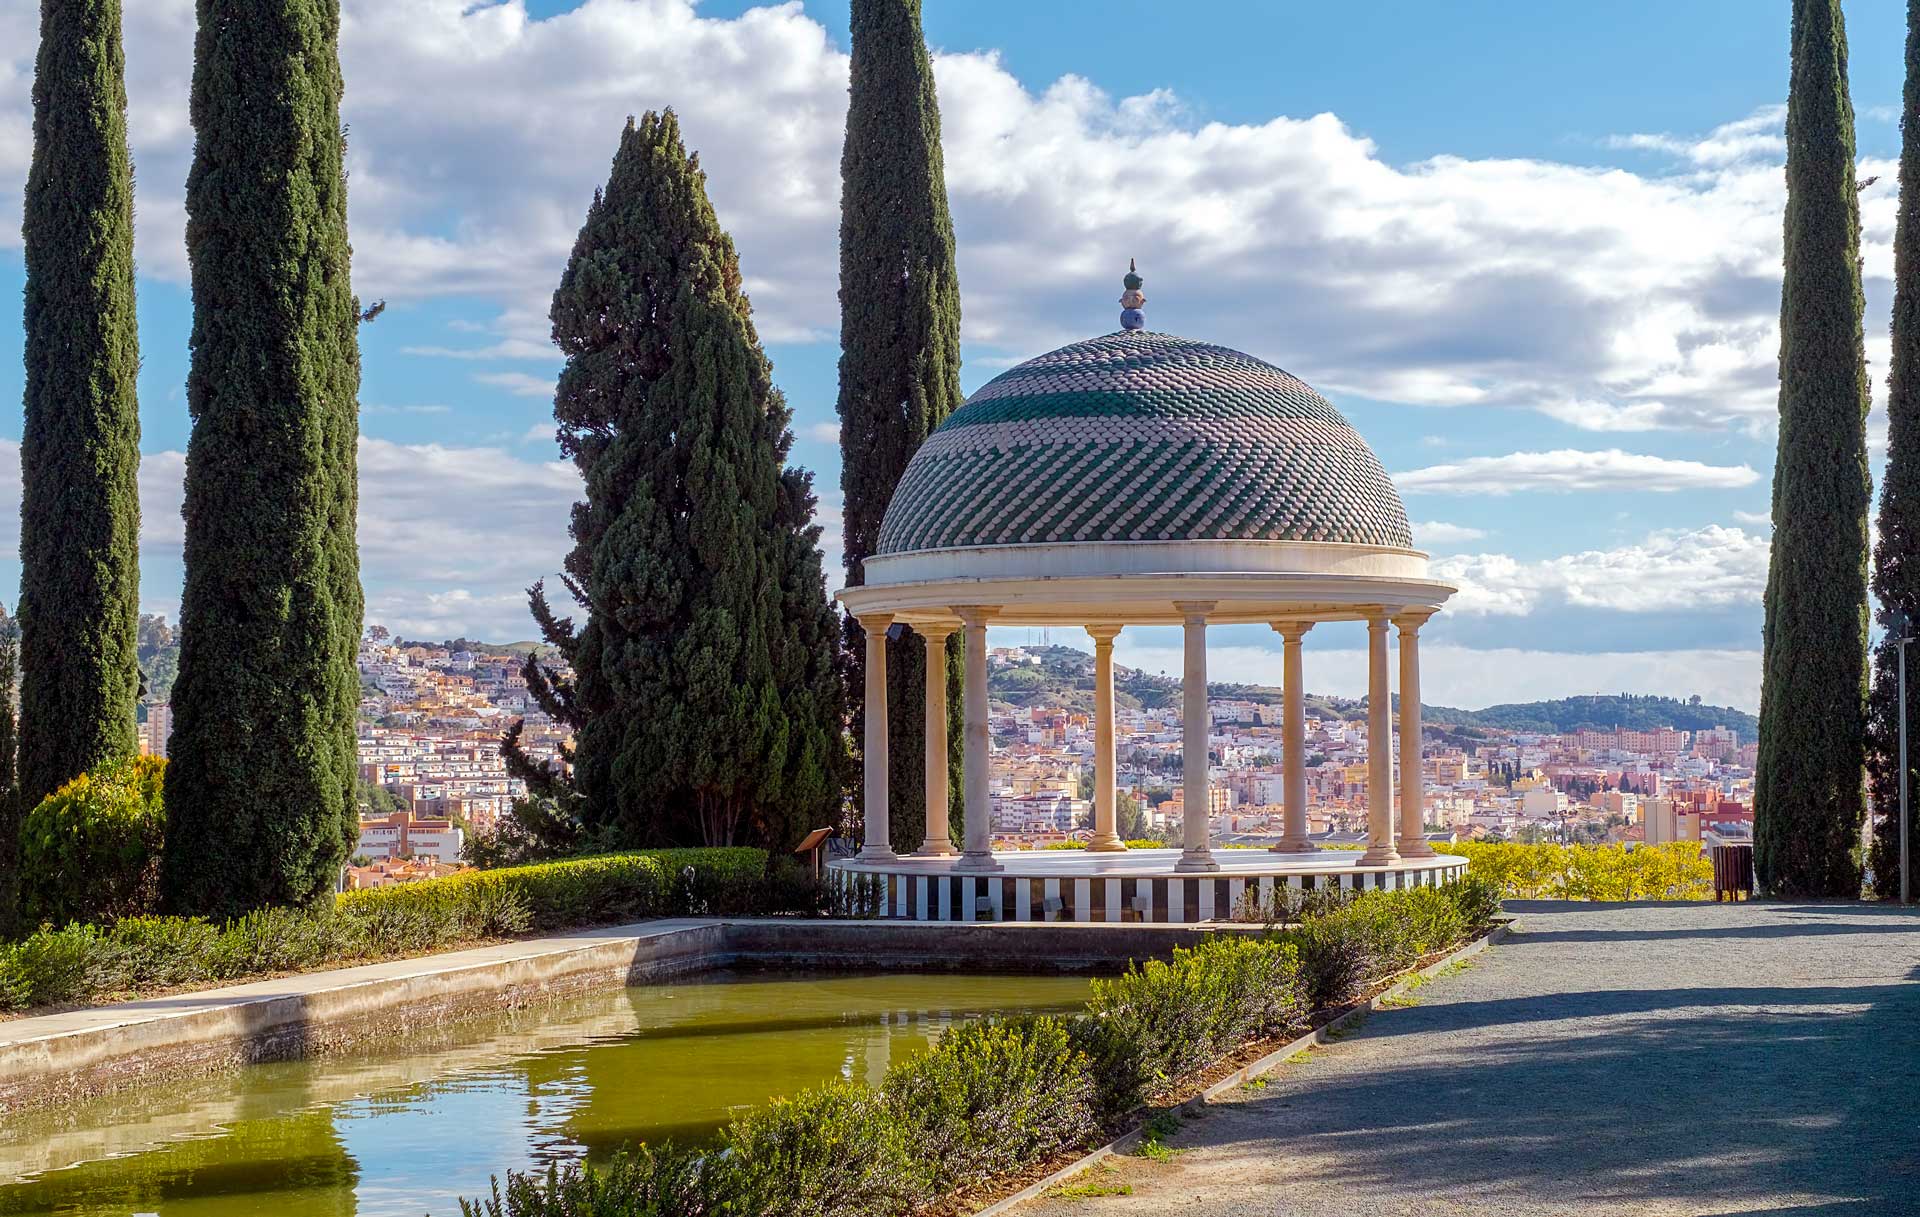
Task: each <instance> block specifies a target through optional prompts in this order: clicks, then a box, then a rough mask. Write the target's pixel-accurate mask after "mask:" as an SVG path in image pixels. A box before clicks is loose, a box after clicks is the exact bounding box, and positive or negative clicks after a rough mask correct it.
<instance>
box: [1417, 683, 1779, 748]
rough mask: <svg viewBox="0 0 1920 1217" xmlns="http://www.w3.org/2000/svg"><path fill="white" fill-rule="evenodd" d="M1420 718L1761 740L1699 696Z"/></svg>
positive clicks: (1521, 705) (1752, 721) (1581, 701)
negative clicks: (1721, 733)
mask: <svg viewBox="0 0 1920 1217" xmlns="http://www.w3.org/2000/svg"><path fill="white" fill-rule="evenodd" d="M1420 713H1421V714H1422V716H1423V717H1424V718H1425V719H1426V720H1428V721H1430V722H1434V723H1445V724H1448V725H1450V726H1455V727H1496V728H1499V729H1501V730H1504V731H1550V732H1556V733H1565V732H1568V731H1579V730H1581V729H1582V728H1585V727H1593V728H1597V729H1599V730H1603V731H1604V730H1609V729H1611V728H1614V727H1625V728H1627V729H1628V730H1630V731H1645V730H1648V729H1650V728H1653V727H1678V728H1680V729H1681V730H1682V731H1704V730H1706V729H1707V728H1709V727H1730V728H1732V729H1733V730H1734V731H1736V732H1738V733H1739V736H1740V741H1741V742H1742V743H1751V742H1752V741H1754V740H1756V739H1758V738H1760V720H1759V719H1757V718H1755V717H1754V716H1753V715H1751V714H1748V713H1747V712H1746V711H1745V710H1736V709H1734V708H1733V707H1731V706H1709V705H1705V704H1703V703H1702V702H1701V700H1700V699H1699V698H1698V697H1690V698H1688V699H1687V700H1685V701H1681V700H1679V699H1678V698H1673V697H1653V696H1641V695H1638V694H1633V693H1612V694H1590V695H1588V696H1584V697H1562V698H1560V699H1558V700H1556V701H1529V702H1515V703H1511V704H1507V705H1500V706H1488V707H1487V708H1486V709H1484V710H1456V709H1453V708H1451V707H1448V706H1422V707H1421V710H1420Z"/></svg>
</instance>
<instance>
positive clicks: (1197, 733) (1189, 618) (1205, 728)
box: [1173, 601, 1220, 871]
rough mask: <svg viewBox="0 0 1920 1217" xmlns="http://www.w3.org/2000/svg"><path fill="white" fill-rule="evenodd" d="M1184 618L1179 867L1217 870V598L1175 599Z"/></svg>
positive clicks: (1177, 607) (1176, 867) (1179, 868)
mask: <svg viewBox="0 0 1920 1217" xmlns="http://www.w3.org/2000/svg"><path fill="white" fill-rule="evenodd" d="M1173 607H1174V608H1176V609H1178V610H1180V614H1181V616H1182V617H1183V618H1184V619H1185V622H1186V644H1187V653H1186V659H1187V663H1186V672H1185V674H1184V675H1183V676H1182V678H1181V694H1182V709H1181V744H1182V747H1181V750H1180V770H1181V788H1182V790H1183V791H1184V794H1183V795H1182V801H1183V802H1184V803H1185V804H1186V811H1185V812H1184V813H1183V815H1182V819H1181V845H1182V846H1183V848H1182V850H1181V852H1180V861H1179V862H1177V863H1175V864H1174V869H1175V870H1176V871H1217V870H1219V869H1220V864H1219V863H1218V862H1215V861H1214V860H1213V850H1212V848H1211V847H1210V846H1209V844H1208V833H1207V828H1208V823H1207V820H1208V817H1207V811H1208V803H1207V736H1208V734H1209V733H1210V731H1211V730H1212V727H1213V722H1212V720H1211V719H1210V718H1209V717H1208V714H1207V614H1208V613H1210V612H1212V611H1213V602H1212V601H1206V602H1194V601H1183V602H1177V603H1175V604H1174V606H1173Z"/></svg>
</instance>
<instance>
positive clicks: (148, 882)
mask: <svg viewBox="0 0 1920 1217" xmlns="http://www.w3.org/2000/svg"><path fill="white" fill-rule="evenodd" d="M166 771H167V763H166V761H164V760H162V759H161V758H159V757H154V756H136V757H131V758H123V759H120V760H116V761H109V762H107V763H106V764H104V765H101V766H99V767H98V768H96V769H95V770H94V771H93V772H91V773H83V774H81V775H80V776H79V777H77V778H74V779H73V780H72V781H70V782H68V783H67V784H66V785H64V786H62V787H60V789H58V790H56V791H54V792H53V793H52V794H50V795H48V796H47V797H46V798H44V799H42V800H40V804H39V806H37V807H35V808H34V809H33V810H32V811H30V812H28V813H27V814H26V817H25V819H24V820H22V822H21V826H20V863H21V884H20V911H21V917H22V919H23V920H24V921H25V922H26V923H27V924H28V925H39V924H42V923H45V922H51V923H55V924H60V923H64V922H69V921H102V920H109V921H110V920H114V919H117V918H121V917H134V916H139V915H141V914H146V913H152V912H155V911H156V910H157V909H158V907H159V903H160V851H161V847H162V845H163V844H164V842H165V840H166V831H167V815H166V811H165V809H164V808H163V807H162V806H161V802H160V785H161V781H162V780H163V778H164V777H165V775H166Z"/></svg>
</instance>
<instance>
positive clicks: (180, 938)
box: [0, 848, 767, 1010]
mask: <svg viewBox="0 0 1920 1217" xmlns="http://www.w3.org/2000/svg"><path fill="white" fill-rule="evenodd" d="M766 869H767V855H766V853H765V852H764V851H762V850H757V849H740V848H729V849H663V850H653V851H649V852H645V853H633V854H608V855H605V856H603V857H596V858H574V859H568V860H566V861H562V862H543V863H540V864H538V865H535V866H519V867H508V868H505V869H502V870H491V871H469V872H467V873H465V874H459V875H449V876H448V877H446V878H444V879H429V880H426V881H424V882H421V883H409V884H401V885H398V886H395V887H380V888H370V889H367V890H364V891H356V892H345V893H342V894H341V895H340V896H338V897H336V898H335V900H334V902H333V904H332V906H331V907H329V908H323V909H319V910H310V909H261V910H258V911H256V912H252V913H248V914H246V915H245V916H242V917H237V918H235V919H234V920H232V921H229V922H227V923H225V924H223V925H216V924H213V923H211V922H208V921H204V920H202V919H200V918H195V917H127V918H122V919H121V920H119V921H116V922H113V923H111V924H108V925H91V924H82V923H76V924H70V925H67V926H63V927H59V928H55V927H51V926H49V927H46V928H43V929H41V930H39V931H38V932H37V933H34V934H32V935H30V936H29V937H28V938H26V939H25V940H24V941H21V942H18V943H12V944H0V1010H24V1009H28V1008H30V1007H34V1006H47V1005H57V1004H66V1003H75V1002H87V1001H98V1000H100V999H102V998H104V997H108V996H112V995H119V994H126V993H137V992H152V991H155V990H161V989H171V988H179V987H182V986H189V985H202V984H215V983H225V982H229V981H237V980H244V979H247V978H249V977H255V976H262V975H267V974H271V973H276V972H300V971H307V970H310V969H314V968H325V967H337V966H340V965H343V964H355V963H366V962H369V961H372V960H376V959H386V958H391V957H393V956H397V955H413V954H420V953H423V952H427V951H439V950H447V949H449V948H452V947H457V946H461V945H464V944H468V943H472V942H476V941H479V940H482V939H489V938H506V937H510V936H512V935H515V934H523V933H526V932H528V931H547V930H558V929H567V928H571V927H574V926H585V925H597V924H606V923H610V922H619V921H636V920H641V919H644V918H648V917H679V916H688V915H694V914H713V915H731V914H737V913H742V912H748V911H757V910H756V905H757V903H758V902H759V900H760V897H761V894H762V893H763V891H764V888H763V885H762V879H763V877H764V876H765V874H766Z"/></svg>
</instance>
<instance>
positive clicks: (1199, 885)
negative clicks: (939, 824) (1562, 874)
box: [829, 849, 1467, 924]
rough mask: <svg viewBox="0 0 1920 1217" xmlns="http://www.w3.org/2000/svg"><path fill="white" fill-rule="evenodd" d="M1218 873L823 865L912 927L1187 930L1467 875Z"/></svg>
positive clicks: (1354, 867)
mask: <svg viewBox="0 0 1920 1217" xmlns="http://www.w3.org/2000/svg"><path fill="white" fill-rule="evenodd" d="M1214 858H1215V859H1216V860H1217V861H1218V862H1219V863H1220V865H1221V869H1220V870H1219V871H1218V872H1215V873H1208V874H1198V875H1196V874H1179V873H1176V872H1175V870H1174V866H1175V863H1177V862H1178V861H1179V859H1180V851H1179V850H1171V849H1169V850H1129V851H1128V852H1126V853H1124V854H1094V853H1086V852H1083V851H1078V850H1038V851H1030V852H1021V853H1002V854H995V855H994V861H995V862H996V863H998V864H999V866H1000V868H1001V869H1000V870H998V871H995V872H991V873H986V874H981V873H967V872H964V871H962V870H960V869H959V866H958V859H953V858H894V859H887V860H883V861H876V862H862V861H860V860H859V859H858V858H851V859H840V860H838V861H835V862H832V863H830V864H829V878H830V880H831V882H832V883H833V884H834V886H835V888H836V890H837V891H838V892H839V893H840V895H841V896H842V898H843V899H844V900H845V901H846V902H847V903H848V904H849V906H850V907H855V908H859V909H862V910H864V911H867V912H869V913H870V914H872V915H877V916H881V917H894V918H905V919H908V920H914V921H1087V922H1096V921H1098V922H1118V921H1146V922H1163V923H1174V924H1180V923H1190V922H1197V921H1211V920H1215V919H1225V918H1228V917H1231V916H1233V914H1234V912H1235V910H1237V909H1241V908H1243V907H1244V906H1246V905H1248V904H1252V903H1253V902H1257V906H1258V907H1264V906H1266V905H1268V904H1269V903H1270V902H1271V901H1272V899H1273V892H1274V889H1275V888H1276V887H1277V886H1280V887H1291V888H1294V889H1296V890H1315V889H1327V888H1339V889H1341V890H1344V891H1373V890H1387V891H1392V890H1398V889H1401V888H1410V887H1433V886H1438V885H1440V884H1443V883H1448V882H1451V881H1452V880H1454V879H1457V878H1459V877H1460V876H1461V875H1464V874H1465V873H1466V870H1467V860H1466V859H1465V858H1459V857H1454V856H1451V855H1446V854H1442V855H1440V856H1439V857H1436V858H1424V859H1414V858H1408V859H1402V860H1400V861H1399V862H1396V863H1393V864H1390V865H1387V866H1362V865H1360V862H1359V858H1360V855H1359V854H1358V853H1354V852H1348V851H1335V850H1327V851H1323V852H1320V853H1314V854H1275V853H1270V852H1268V851H1265V850H1258V851H1255V850H1218V851H1216V852H1215V853H1214Z"/></svg>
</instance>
